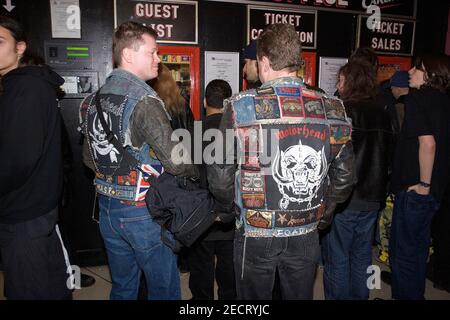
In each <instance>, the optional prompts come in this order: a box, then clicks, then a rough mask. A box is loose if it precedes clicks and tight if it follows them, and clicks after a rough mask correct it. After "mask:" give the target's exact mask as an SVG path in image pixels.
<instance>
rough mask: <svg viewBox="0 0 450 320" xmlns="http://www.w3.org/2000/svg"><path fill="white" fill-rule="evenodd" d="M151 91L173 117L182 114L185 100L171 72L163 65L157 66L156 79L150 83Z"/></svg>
mask: <svg viewBox="0 0 450 320" xmlns="http://www.w3.org/2000/svg"><path fill="white" fill-rule="evenodd" d="M152 87H153V89H154V90H155V91H156V93H157V94H158V95H159V97H160V98H161V99H162V101H164V104H165V105H166V108H167V111H169V113H170V114H171V115H172V116H173V115H178V114H181V113H183V112H184V110H185V107H186V100H184V98H183V96H182V95H181V93H180V88H179V87H178V85H177V83H176V81H175V79H174V78H173V77H172V72H171V71H170V70H169V68H168V67H166V66H165V65H164V64H162V63H160V64H159V70H158V77H157V78H156V79H155V80H154V82H153V83H152Z"/></svg>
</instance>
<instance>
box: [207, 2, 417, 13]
mask: <svg viewBox="0 0 450 320" xmlns="http://www.w3.org/2000/svg"><path fill="white" fill-rule="evenodd" d="M210 1H211V0H210ZM213 1H220V0H213ZM226 2H236V3H249V4H250V3H253V4H254V3H256V2H257V3H261V4H264V5H271V4H272V5H277V6H278V5H279V6H290V7H295V6H298V7H299V9H303V8H305V9H307V7H311V8H314V9H318V10H321V9H325V10H334V11H343V12H357V13H359V14H364V13H368V12H367V7H369V6H371V5H375V6H378V7H379V8H380V12H381V14H389V15H396V16H403V17H414V16H415V7H416V0H251V1H245V0H226Z"/></svg>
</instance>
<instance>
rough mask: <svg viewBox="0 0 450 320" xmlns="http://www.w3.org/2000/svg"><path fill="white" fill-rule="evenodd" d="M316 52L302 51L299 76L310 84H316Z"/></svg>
mask: <svg viewBox="0 0 450 320" xmlns="http://www.w3.org/2000/svg"><path fill="white" fill-rule="evenodd" d="M316 56H317V53H316V52H311V51H303V52H302V66H301V68H300V70H298V71H297V76H298V77H300V78H303V81H304V82H306V83H307V84H309V85H310V86H313V87H315V86H316V62H317V61H316V60H317V59H316Z"/></svg>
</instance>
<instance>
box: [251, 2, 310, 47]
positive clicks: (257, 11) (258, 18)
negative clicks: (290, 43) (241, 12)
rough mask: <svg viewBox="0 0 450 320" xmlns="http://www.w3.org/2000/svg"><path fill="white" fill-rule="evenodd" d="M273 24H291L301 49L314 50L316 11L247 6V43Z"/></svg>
mask: <svg viewBox="0 0 450 320" xmlns="http://www.w3.org/2000/svg"><path fill="white" fill-rule="evenodd" d="M274 23H285V24H292V25H293V26H294V27H295V29H296V30H297V34H298V36H299V38H300V40H301V42H302V48H304V49H315V48H316V46H317V11H308V10H292V9H290V10H283V9H278V8H269V7H256V6H248V7H247V26H248V30H247V40H248V42H250V41H252V40H255V39H257V38H258V36H259V34H260V33H261V32H262V31H263V30H264V28H265V27H266V26H267V25H269V24H274Z"/></svg>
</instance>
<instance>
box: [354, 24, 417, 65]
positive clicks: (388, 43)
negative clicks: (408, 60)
mask: <svg viewBox="0 0 450 320" xmlns="http://www.w3.org/2000/svg"><path fill="white" fill-rule="evenodd" d="M368 21H369V23H367V22H368ZM415 27H416V23H415V22H414V21H410V20H399V19H387V18H381V20H379V21H376V20H375V19H370V17H366V16H359V20H358V42H357V46H358V47H371V48H372V49H374V50H375V51H376V52H377V53H380V54H391V55H403V56H407V55H408V56H409V55H412V54H413V49H414V33H415Z"/></svg>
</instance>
